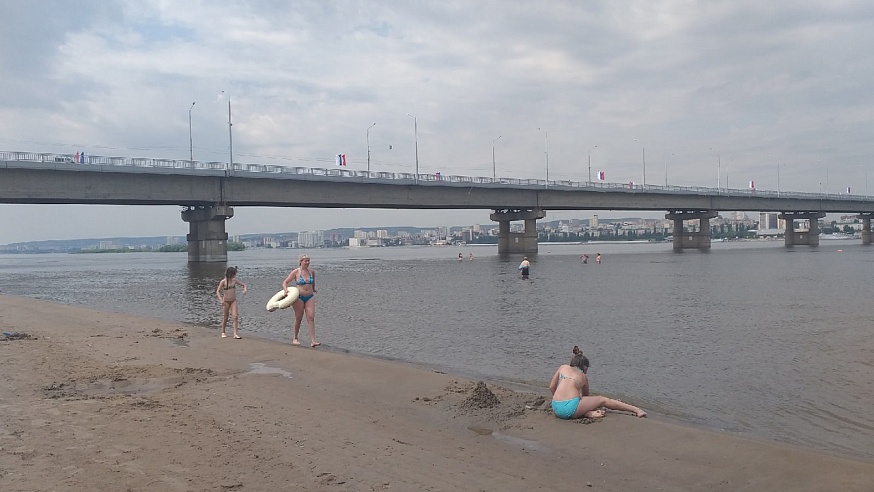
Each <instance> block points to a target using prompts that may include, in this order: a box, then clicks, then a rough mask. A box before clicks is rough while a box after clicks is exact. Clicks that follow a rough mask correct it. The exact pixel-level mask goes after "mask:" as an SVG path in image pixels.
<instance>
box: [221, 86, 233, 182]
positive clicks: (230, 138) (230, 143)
mask: <svg viewBox="0 0 874 492" xmlns="http://www.w3.org/2000/svg"><path fill="white" fill-rule="evenodd" d="M222 94H226V95H227V96H228V157H229V160H228V174H229V175H230V176H233V175H234V133H233V131H232V129H231V128H232V127H233V126H234V123H233V120H232V118H231V95H230V94H228V93H227V92H226V91H222Z"/></svg>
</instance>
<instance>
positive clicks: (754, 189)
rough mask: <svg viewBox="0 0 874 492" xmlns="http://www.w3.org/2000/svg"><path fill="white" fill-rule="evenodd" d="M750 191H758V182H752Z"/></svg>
mask: <svg viewBox="0 0 874 492" xmlns="http://www.w3.org/2000/svg"><path fill="white" fill-rule="evenodd" d="M750 189H751V190H753V191H756V182H755V181H753V180H750Z"/></svg>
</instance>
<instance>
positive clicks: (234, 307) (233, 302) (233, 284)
mask: <svg viewBox="0 0 874 492" xmlns="http://www.w3.org/2000/svg"><path fill="white" fill-rule="evenodd" d="M238 285H239V286H241V287H243V294H245V293H246V291H247V290H248V286H247V285H246V284H244V283H243V282H242V281H241V280H240V279H238V278H237V267H228V269H227V270H225V277H224V278H223V279H221V281H220V282H219V284H218V287H216V289H215V296H216V297H218V300H219V302H220V303H222V338H226V337H227V336H228V335H227V333H225V329H226V328H227V325H228V316H232V317H233V323H234V338H236V339H237V340H239V339H240V338H242V337H241V336H240V334H239V333H238V329H239V327H240V311H239V307H238V304H239V303H238V302H237V286H238Z"/></svg>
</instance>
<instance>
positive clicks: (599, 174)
mask: <svg viewBox="0 0 874 492" xmlns="http://www.w3.org/2000/svg"><path fill="white" fill-rule="evenodd" d="M605 179H607V177H606V175H605V174H604V171H598V181H604V180H605Z"/></svg>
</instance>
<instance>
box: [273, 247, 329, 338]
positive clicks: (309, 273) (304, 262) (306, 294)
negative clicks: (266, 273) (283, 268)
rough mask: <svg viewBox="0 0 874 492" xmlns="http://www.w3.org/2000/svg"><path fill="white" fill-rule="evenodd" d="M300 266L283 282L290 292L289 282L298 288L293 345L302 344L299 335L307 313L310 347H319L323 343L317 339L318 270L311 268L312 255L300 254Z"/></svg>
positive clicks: (285, 288) (286, 291)
mask: <svg viewBox="0 0 874 492" xmlns="http://www.w3.org/2000/svg"><path fill="white" fill-rule="evenodd" d="M298 264H299V265H300V266H298V267H297V268H295V269H294V270H292V271H291V273H289V274H288V276H287V277H285V280H284V281H283V282H282V289H283V290H285V293H286V294H288V286H289V284H291V285H293V286H296V287H297V289H298V292H299V294H298V296H297V300H295V301H294V303H293V304H292V305H291V307H292V308H294V338H292V340H291V343H292V345H300V340H299V339H298V335H299V334H300V324H301V322H302V321H303V316H304V314H306V317H307V327H309V331H310V347H313V348H315V347H318V346H319V345H321V343H319V342H317V341H316V272H315V270H313V269H312V268H310V257H309V256H307V255H300V260H299V261H298Z"/></svg>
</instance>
